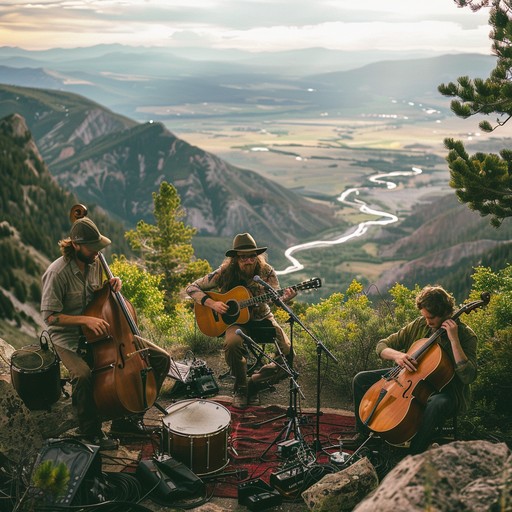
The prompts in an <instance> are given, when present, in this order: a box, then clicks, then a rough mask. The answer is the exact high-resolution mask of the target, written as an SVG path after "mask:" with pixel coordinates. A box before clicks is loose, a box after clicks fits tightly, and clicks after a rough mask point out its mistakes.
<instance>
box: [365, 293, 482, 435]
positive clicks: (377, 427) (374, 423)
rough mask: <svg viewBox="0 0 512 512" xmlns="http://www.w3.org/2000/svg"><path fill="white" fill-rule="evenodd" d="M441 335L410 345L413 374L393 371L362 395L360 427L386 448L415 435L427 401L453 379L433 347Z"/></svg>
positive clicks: (440, 353) (463, 309)
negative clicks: (375, 434)
mask: <svg viewBox="0 0 512 512" xmlns="http://www.w3.org/2000/svg"><path fill="white" fill-rule="evenodd" d="M489 300H490V294H489V293H488V292H483V293H482V294H481V300H477V301H473V302H470V303H468V304H465V305H464V306H462V307H461V308H460V309H459V310H458V311H457V312H456V313H455V314H454V315H453V316H452V320H456V319H457V318H458V317H459V316H460V315H461V314H462V313H470V312H471V311H473V310H475V309H477V308H480V307H483V306H485V305H487V304H488V303H489ZM444 332H445V329H444V328H442V327H441V328H439V329H438V330H437V331H436V332H435V333H434V334H432V336H430V338H428V339H427V338H424V339H420V340H417V341H416V342H414V343H413V344H412V345H411V347H410V348H409V350H408V351H407V353H408V354H409V355H410V356H411V357H412V358H413V359H415V360H416V361H417V363H418V365H417V368H416V371H415V372H409V371H408V370H406V369H404V368H401V367H400V366H395V367H393V368H392V369H391V370H390V371H389V372H388V373H387V374H386V375H384V376H383V377H382V378H381V379H380V380H379V381H378V382H376V383H375V384H373V386H371V387H370V388H369V389H368V390H367V391H366V393H365V394H364V396H363V398H362V400H361V403H360V404H359V417H360V419H361V421H362V422H363V424H364V425H366V426H367V427H368V428H369V429H370V430H371V431H373V432H375V433H377V434H378V435H379V436H381V437H382V438H383V439H384V440H386V441H387V442H388V443H390V444H397V445H399V444H403V443H405V442H407V441H409V440H410V439H411V438H412V437H414V435H415V434H416V432H417V431H418V428H419V424H420V422H421V418H422V416H423V410H424V408H425V405H426V403H427V400H428V398H429V397H430V395H432V394H433V393H435V392H439V391H441V390H442V389H443V388H444V387H445V386H446V385H447V384H448V383H449V382H450V381H451V380H452V378H453V377H454V372H455V370H454V368H453V364H452V362H451V360H450V358H449V357H448V354H447V353H446V351H445V350H444V349H443V348H442V347H441V346H440V345H439V343H437V340H438V338H440V336H441V335H442V334H443V333H444Z"/></svg>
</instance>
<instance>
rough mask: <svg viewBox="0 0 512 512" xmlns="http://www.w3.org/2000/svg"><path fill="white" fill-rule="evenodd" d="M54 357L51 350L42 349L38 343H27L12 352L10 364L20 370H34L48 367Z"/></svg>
mask: <svg viewBox="0 0 512 512" xmlns="http://www.w3.org/2000/svg"><path fill="white" fill-rule="evenodd" d="M55 359H56V358H55V353H54V352H52V351H51V350H43V349H42V348H41V347H40V346H39V345H27V346H26V347H23V348H21V349H19V350H16V351H15V352H13V354H12V356H11V364H12V366H14V367H16V368H18V369H19V370H21V371H30V372H35V371H38V370H41V369H43V368H48V367H49V366H51V365H52V364H53V363H54V362H55Z"/></svg>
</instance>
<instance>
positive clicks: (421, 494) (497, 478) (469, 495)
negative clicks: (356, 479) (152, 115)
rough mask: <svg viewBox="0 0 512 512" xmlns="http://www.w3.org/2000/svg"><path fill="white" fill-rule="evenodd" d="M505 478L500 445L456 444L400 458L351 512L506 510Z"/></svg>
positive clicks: (508, 458) (509, 465) (506, 459)
mask: <svg viewBox="0 0 512 512" xmlns="http://www.w3.org/2000/svg"><path fill="white" fill-rule="evenodd" d="M511 476H512V454H511V451H510V449H509V448H508V447H507V445H506V444H504V443H499V444H494V443H490V442H487V441H456V442H453V443H450V444H447V445H443V446H440V447H437V448H431V449H430V450H428V451H426V452H425V453H422V454H420V455H415V456H408V457H406V458H405V459H403V460H402V461H401V462H400V463H399V464H398V465H397V466H396V467H395V468H394V469H393V470H392V471H391V472H390V473H389V474H388V475H387V476H386V477H385V478H384V480H383V481H382V483H381V484H380V485H379V487H378V488H377V490H376V491H375V492H374V493H373V495H371V496H370V497H368V498H367V499H365V500H364V501H363V502H361V503H360V504H359V505H358V506H357V507H356V508H355V509H354V512H375V511H376V510H378V511H379V512H402V511H403V512H414V511H417V512H420V511H421V512H423V511H425V510H439V511H455V510H461V511H462V510H464V511H467V512H484V511H485V512H488V511H489V512H490V511H492V510H499V511H510V510H512V478H511Z"/></svg>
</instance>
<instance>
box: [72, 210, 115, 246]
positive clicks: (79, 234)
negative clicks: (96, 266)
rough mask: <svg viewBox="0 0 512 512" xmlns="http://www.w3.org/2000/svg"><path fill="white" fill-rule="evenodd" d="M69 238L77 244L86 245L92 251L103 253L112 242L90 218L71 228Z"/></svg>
mask: <svg viewBox="0 0 512 512" xmlns="http://www.w3.org/2000/svg"><path fill="white" fill-rule="evenodd" d="M69 238H70V239H71V241H72V242H75V244H81V245H86V246H87V248H88V249H90V250H91V251H94V252H96V251H101V249H104V248H105V247H107V245H110V244H111V243H112V242H111V240H110V239H109V238H107V237H106V236H103V235H102V234H101V233H100V230H99V229H98V228H97V227H96V224H94V222H93V221H92V220H91V219H89V218H88V217H82V218H81V219H78V220H77V221H75V223H74V224H73V225H72V226H71V232H70V233H69Z"/></svg>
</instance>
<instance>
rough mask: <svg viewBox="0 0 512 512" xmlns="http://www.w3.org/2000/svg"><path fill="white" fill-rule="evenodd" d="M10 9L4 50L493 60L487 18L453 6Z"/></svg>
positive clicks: (110, 4) (291, 2) (77, 2)
mask: <svg viewBox="0 0 512 512" xmlns="http://www.w3.org/2000/svg"><path fill="white" fill-rule="evenodd" d="M411 4H412V3H411V0H393V1H392V2H383V1H382V0H360V1H359V2H357V3H354V2H353V1H352V0H350V1H349V0H316V1H315V2H311V1H310V0H62V1H55V0H53V1H50V0H40V1H35V2H28V1H22V0H10V1H9V0H8V1H7V2H5V1H4V2H2V3H1V4H0V30H1V31H2V44H4V45H10V46H20V47H23V48H27V49H45V48H51V47H75V46H89V45H95V44H100V43H103V44H110V43H121V44H128V45H144V46H164V45H167V46H171V47H179V46H184V45H185V44H193V45H194V46H197V45H200V44H207V45H208V46H210V47H217V48H239V49H244V50H249V51H262V50H263V51H276V50H287V49H297V48H305V47H311V46H321V47H325V48H330V49H340V50H348V51H349V50H356V49H357V50H360V49H369V50H371V49H388V50H389V49H396V50H400V49H408V50H414V49H416V50H434V51H450V52H452V51H455V52H458V51H476V52H482V53H489V48H490V41H489V37H488V33H489V27H488V25H487V14H488V13H487V12H486V11H481V12H478V13H472V12H471V11H470V10H469V9H458V8H457V7H456V5H455V4H454V3H453V2H450V1H449V0H428V2H414V5H413V6H411Z"/></svg>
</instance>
